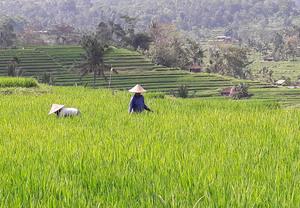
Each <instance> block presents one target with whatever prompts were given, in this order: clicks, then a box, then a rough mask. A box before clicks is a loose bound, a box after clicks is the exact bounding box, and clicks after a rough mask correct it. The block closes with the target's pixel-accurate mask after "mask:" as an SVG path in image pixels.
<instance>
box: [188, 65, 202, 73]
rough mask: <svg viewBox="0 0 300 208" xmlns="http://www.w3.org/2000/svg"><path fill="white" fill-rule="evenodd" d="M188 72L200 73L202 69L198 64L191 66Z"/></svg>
mask: <svg viewBox="0 0 300 208" xmlns="http://www.w3.org/2000/svg"><path fill="white" fill-rule="evenodd" d="M190 72H194V73H199V72H202V67H201V66H200V65H199V64H193V65H192V66H191V67H190Z"/></svg>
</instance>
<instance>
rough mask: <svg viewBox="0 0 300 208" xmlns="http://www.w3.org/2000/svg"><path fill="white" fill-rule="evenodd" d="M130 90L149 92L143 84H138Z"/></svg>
mask: <svg viewBox="0 0 300 208" xmlns="http://www.w3.org/2000/svg"><path fill="white" fill-rule="evenodd" d="M129 92H133V93H143V92H147V91H146V90H145V89H144V88H143V87H142V86H141V85H139V84H137V85H135V87H134V88H132V89H130V90H129Z"/></svg>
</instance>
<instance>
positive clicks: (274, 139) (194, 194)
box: [0, 87, 300, 208]
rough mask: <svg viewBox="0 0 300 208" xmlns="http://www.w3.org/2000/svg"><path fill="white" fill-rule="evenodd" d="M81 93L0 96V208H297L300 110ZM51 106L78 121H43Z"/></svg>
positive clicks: (250, 103)
mask: <svg viewBox="0 0 300 208" xmlns="http://www.w3.org/2000/svg"><path fill="white" fill-rule="evenodd" d="M129 99H130V94H128V93H125V92H112V91H108V90H107V91H106V90H92V89H85V88H81V87H78V88H76V87H74V88H63V87H61V88H60V87H54V88H53V89H51V90H50V92H48V93H44V94H42V93H40V94H36V93H27V94H11V95H0V155H1V158H0V206H1V207H118V208H119V207H298V206H299V204H300V186H299V183H300V136H299V135H300V112H299V110H286V109H281V108H279V107H278V105H277V104H275V103H269V102H266V101H264V102H263V101H229V100H201V99H194V100H192V99H187V100H181V99H172V98H165V99H155V98H154V96H149V97H148V98H147V95H146V101H147V104H148V105H149V107H151V108H152V109H153V110H154V113H144V114H139V115H128V112H127V108H128V102H129ZM52 103H60V104H65V105H66V106H68V107H77V108H79V109H80V111H81V113H82V115H81V116H80V117H76V118H65V119H58V118H56V117H55V116H54V115H52V116H48V115H47V114H48V111H49V109H50V107H51V104H52Z"/></svg>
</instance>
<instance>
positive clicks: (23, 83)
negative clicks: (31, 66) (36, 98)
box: [0, 77, 38, 88]
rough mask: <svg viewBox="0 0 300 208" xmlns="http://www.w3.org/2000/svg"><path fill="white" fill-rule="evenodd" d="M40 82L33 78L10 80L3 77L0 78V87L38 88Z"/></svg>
mask: <svg viewBox="0 0 300 208" xmlns="http://www.w3.org/2000/svg"><path fill="white" fill-rule="evenodd" d="M37 86H38V82H37V81H36V79H33V78H19V77H18V78H10V77H1V78H0V87H2V88H4V87H24V88H29V87H37Z"/></svg>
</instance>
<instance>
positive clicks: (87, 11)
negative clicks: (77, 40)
mask: <svg viewBox="0 0 300 208" xmlns="http://www.w3.org/2000/svg"><path fill="white" fill-rule="evenodd" d="M296 2H297V1H294V0H276V1H274V0H263V1H258V0H250V1H249V0H247V1H245V0H244V1H238V0H234V1H227V0H214V1H205V0H193V1H187V0H184V1H177V0H160V1H150V0H146V1H141V0H130V1H129V0H55V1H42V0H38V1H36V0H34V1H33V0H26V1H24V0H15V1H9V0H2V1H1V3H0V12H1V13H2V14H6V15H8V16H13V17H22V18H24V19H25V20H28V21H30V22H31V23H32V24H35V25H39V26H50V25H53V24H60V23H67V24H70V25H73V26H75V27H77V28H87V27H90V28H91V27H93V26H94V25H97V24H98V23H99V22H100V21H103V20H109V19H118V18H120V17H121V16H122V15H129V16H132V17H137V18H138V20H139V23H138V25H139V28H140V29H141V28H145V26H146V25H149V24H150V22H151V21H152V20H154V19H156V20H158V21H160V22H165V23H171V22H174V23H176V24H177V26H178V27H179V28H181V29H183V30H192V29H197V28H198V29H200V28H218V27H222V28H225V27H228V26H245V25H249V26H251V25H252V24H254V25H260V24H263V25H270V26H276V27H277V26H283V25H287V24H290V23H292V22H294V23H295V21H296V19H295V17H299V7H298V6H297V4H296ZM18 19H19V20H21V22H22V19H20V18H18Z"/></svg>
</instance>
